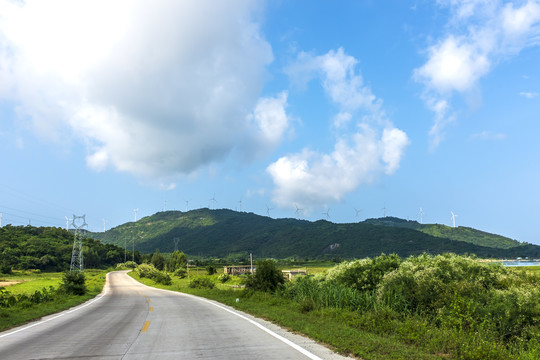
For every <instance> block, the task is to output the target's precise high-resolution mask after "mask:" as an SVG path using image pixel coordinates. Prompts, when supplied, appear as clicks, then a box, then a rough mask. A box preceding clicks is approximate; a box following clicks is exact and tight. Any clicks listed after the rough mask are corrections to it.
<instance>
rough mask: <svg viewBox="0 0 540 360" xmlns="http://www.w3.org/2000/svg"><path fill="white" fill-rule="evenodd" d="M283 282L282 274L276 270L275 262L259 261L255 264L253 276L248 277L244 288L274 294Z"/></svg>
mask: <svg viewBox="0 0 540 360" xmlns="http://www.w3.org/2000/svg"><path fill="white" fill-rule="evenodd" d="M284 282H285V278H284V277H283V273H282V272H281V271H280V270H279V269H278V268H277V266H276V262H275V261H273V260H260V261H258V262H257V270H256V271H255V274H253V275H249V276H248V278H247V280H246V288H248V289H253V290H259V291H265V292H274V291H275V290H276V289H277V288H278V287H279V286H281V285H283V283H284Z"/></svg>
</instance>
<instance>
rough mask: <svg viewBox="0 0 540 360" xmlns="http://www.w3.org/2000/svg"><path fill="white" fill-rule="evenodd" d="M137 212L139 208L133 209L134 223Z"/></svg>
mask: <svg viewBox="0 0 540 360" xmlns="http://www.w3.org/2000/svg"><path fill="white" fill-rule="evenodd" d="M138 212H139V208H136V209H133V213H134V214H135V216H134V219H135V222H137V213H138Z"/></svg>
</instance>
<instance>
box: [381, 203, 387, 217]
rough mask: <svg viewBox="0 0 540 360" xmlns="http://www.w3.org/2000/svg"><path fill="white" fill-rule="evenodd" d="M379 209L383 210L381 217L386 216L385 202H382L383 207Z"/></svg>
mask: <svg viewBox="0 0 540 360" xmlns="http://www.w3.org/2000/svg"><path fill="white" fill-rule="evenodd" d="M381 210H382V211H383V217H386V204H384V207H383V208H382V209H381Z"/></svg>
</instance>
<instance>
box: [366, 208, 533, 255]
mask: <svg viewBox="0 0 540 360" xmlns="http://www.w3.org/2000/svg"><path fill="white" fill-rule="evenodd" d="M364 222H365V223H367V224H372V225H380V226H393V227H402V228H408V229H414V230H418V231H421V232H423V233H425V234H428V235H431V236H435V237H439V238H445V239H450V240H456V241H465V242H468V243H471V244H475V245H480V246H487V247H493V248H500V249H510V248H513V247H516V246H520V245H523V244H522V243H520V242H519V241H517V240H512V239H510V238H507V237H504V236H501V235H496V234H490V233H487V232H484V231H480V230H476V229H473V228H470V227H464V226H458V227H456V228H453V227H450V226H446V225H440V224H420V223H418V222H417V221H410V220H403V219H399V218H396V217H391V216H387V217H384V218H379V219H367V220H365V221H364Z"/></svg>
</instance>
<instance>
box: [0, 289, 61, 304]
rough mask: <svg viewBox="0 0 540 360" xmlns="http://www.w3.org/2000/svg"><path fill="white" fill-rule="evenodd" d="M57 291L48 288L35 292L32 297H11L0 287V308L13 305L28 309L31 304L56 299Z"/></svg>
mask: <svg viewBox="0 0 540 360" xmlns="http://www.w3.org/2000/svg"><path fill="white" fill-rule="evenodd" d="M56 295H57V291H56V289H55V288H54V287H52V286H49V287H48V288H43V289H42V290H36V291H35V292H34V293H33V294H32V295H25V294H19V295H11V293H10V292H9V291H7V290H6V289H5V288H4V287H0V307H4V308H8V307H12V306H15V305H18V306H21V307H29V306H31V305H33V304H41V303H44V302H47V301H52V300H54V299H56Z"/></svg>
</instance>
